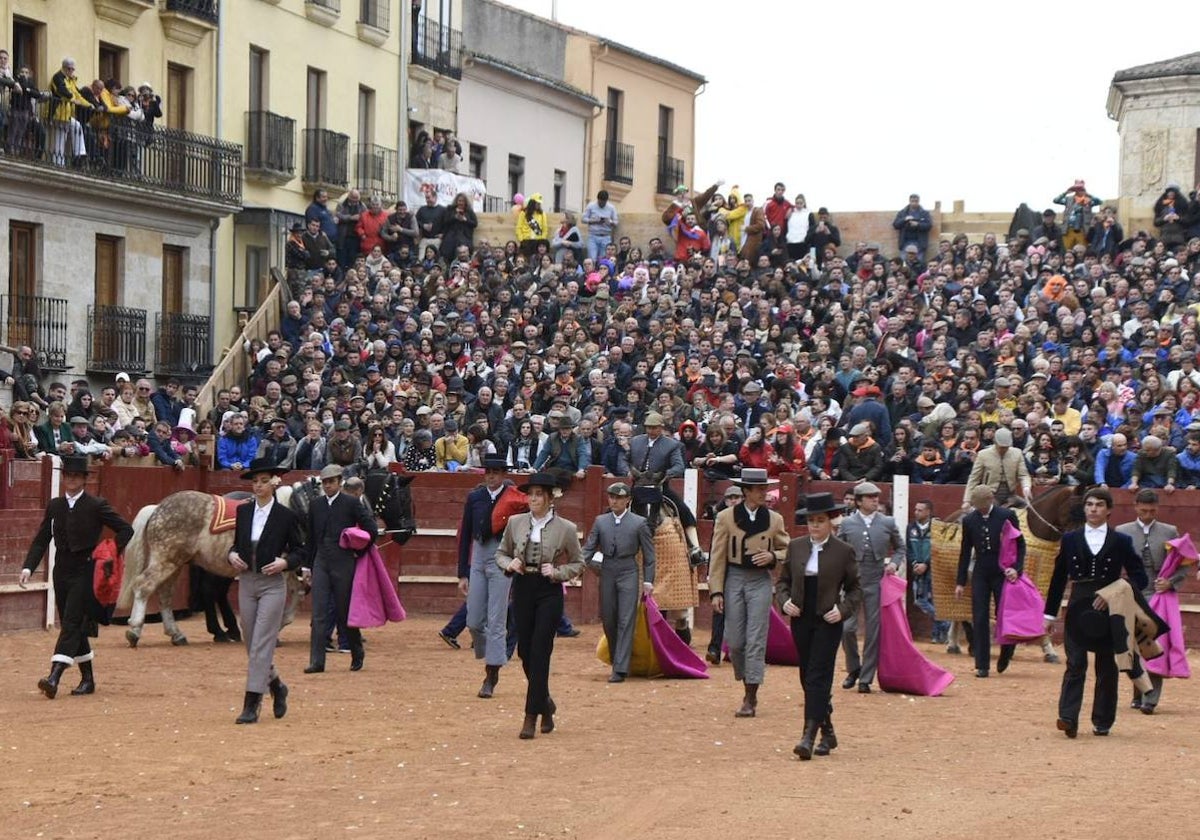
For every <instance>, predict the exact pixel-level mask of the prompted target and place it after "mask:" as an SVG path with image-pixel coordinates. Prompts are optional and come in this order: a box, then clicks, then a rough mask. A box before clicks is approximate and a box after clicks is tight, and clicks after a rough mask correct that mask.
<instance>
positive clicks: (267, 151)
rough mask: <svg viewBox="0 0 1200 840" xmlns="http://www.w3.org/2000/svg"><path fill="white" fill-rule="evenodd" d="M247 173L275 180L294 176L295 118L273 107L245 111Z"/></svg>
mask: <svg viewBox="0 0 1200 840" xmlns="http://www.w3.org/2000/svg"><path fill="white" fill-rule="evenodd" d="M246 174H247V176H249V177H257V178H259V179H260V180H265V181H269V182H271V183H276V184H278V183H285V182H287V181H290V180H291V179H292V178H293V177H294V176H295V174H296V121H295V120H293V119H291V118H290V117H283V116H280V115H279V114H273V113H271V112H270V111H247V112H246Z"/></svg>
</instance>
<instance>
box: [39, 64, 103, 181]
mask: <svg viewBox="0 0 1200 840" xmlns="http://www.w3.org/2000/svg"><path fill="white" fill-rule="evenodd" d="M50 93H51V94H52V95H53V96H54V99H55V105H54V110H53V111H52V112H51V115H50V122H51V126H52V130H53V131H54V159H53V162H54V163H55V164H56V165H58V166H62V165H63V164H65V163H66V158H65V157H64V156H63V151H64V146H65V145H66V142H67V138H68V137H69V138H70V140H71V149H72V152H73V155H74V157H75V158H76V159H79V158H82V157H84V156H85V155H87V145H86V144H85V143H84V141H83V126H82V125H80V124H79V120H77V119H76V118H75V111H76V109H77V108H79V109H86V110H88V111H89V112H90V111H92V110H94V106H93V105H92V103H90V102H88V101H87V100H86V99H84V98H83V94H81V93H80V92H79V80H78V78H76V76H75V59H73V58H69V57H68V58H64V59H63V60H62V68H61V69H60V70H59V71H58V72H57V73H55V74H54V77H53V78H51V79H50Z"/></svg>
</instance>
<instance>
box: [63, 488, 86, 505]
mask: <svg viewBox="0 0 1200 840" xmlns="http://www.w3.org/2000/svg"><path fill="white" fill-rule="evenodd" d="M82 495H83V491H82V490H80V491H79V492H78V493H76V494H75V495H74V496H67V509H68V510H75V503H76V502H78V501H79V497H80V496H82Z"/></svg>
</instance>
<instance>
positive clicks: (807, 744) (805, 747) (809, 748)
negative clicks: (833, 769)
mask: <svg viewBox="0 0 1200 840" xmlns="http://www.w3.org/2000/svg"><path fill="white" fill-rule="evenodd" d="M816 737H817V722H816V721H815V720H806V721H804V734H803V735H801V736H800V743H798V744H796V746H795V747H794V748H793V749H792V752H794V753H795V754H796V755H798V756H800V760H801V761H808V760H809V759H810V758H812V755H813V739H814V738H816Z"/></svg>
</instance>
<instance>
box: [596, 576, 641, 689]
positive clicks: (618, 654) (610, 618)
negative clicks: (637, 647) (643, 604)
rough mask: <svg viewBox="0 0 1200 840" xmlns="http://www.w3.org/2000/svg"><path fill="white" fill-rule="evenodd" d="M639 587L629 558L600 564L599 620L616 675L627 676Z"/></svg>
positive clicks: (635, 624) (635, 622)
mask: <svg viewBox="0 0 1200 840" xmlns="http://www.w3.org/2000/svg"><path fill="white" fill-rule="evenodd" d="M639 588H640V587H639V586H638V568H637V560H636V559H634V558H633V557H623V558H616V557H614V558H612V559H606V560H605V561H604V563H602V564H601V566H600V620H601V621H602V622H603V623H604V635H605V637H606V638H607V639H608V652H609V654H611V656H612V669H613V672H614V673H617V674H628V673H629V657H630V656H631V655H632V654H633V631H634V628H635V627H636V626H637V605H638V589H639Z"/></svg>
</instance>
